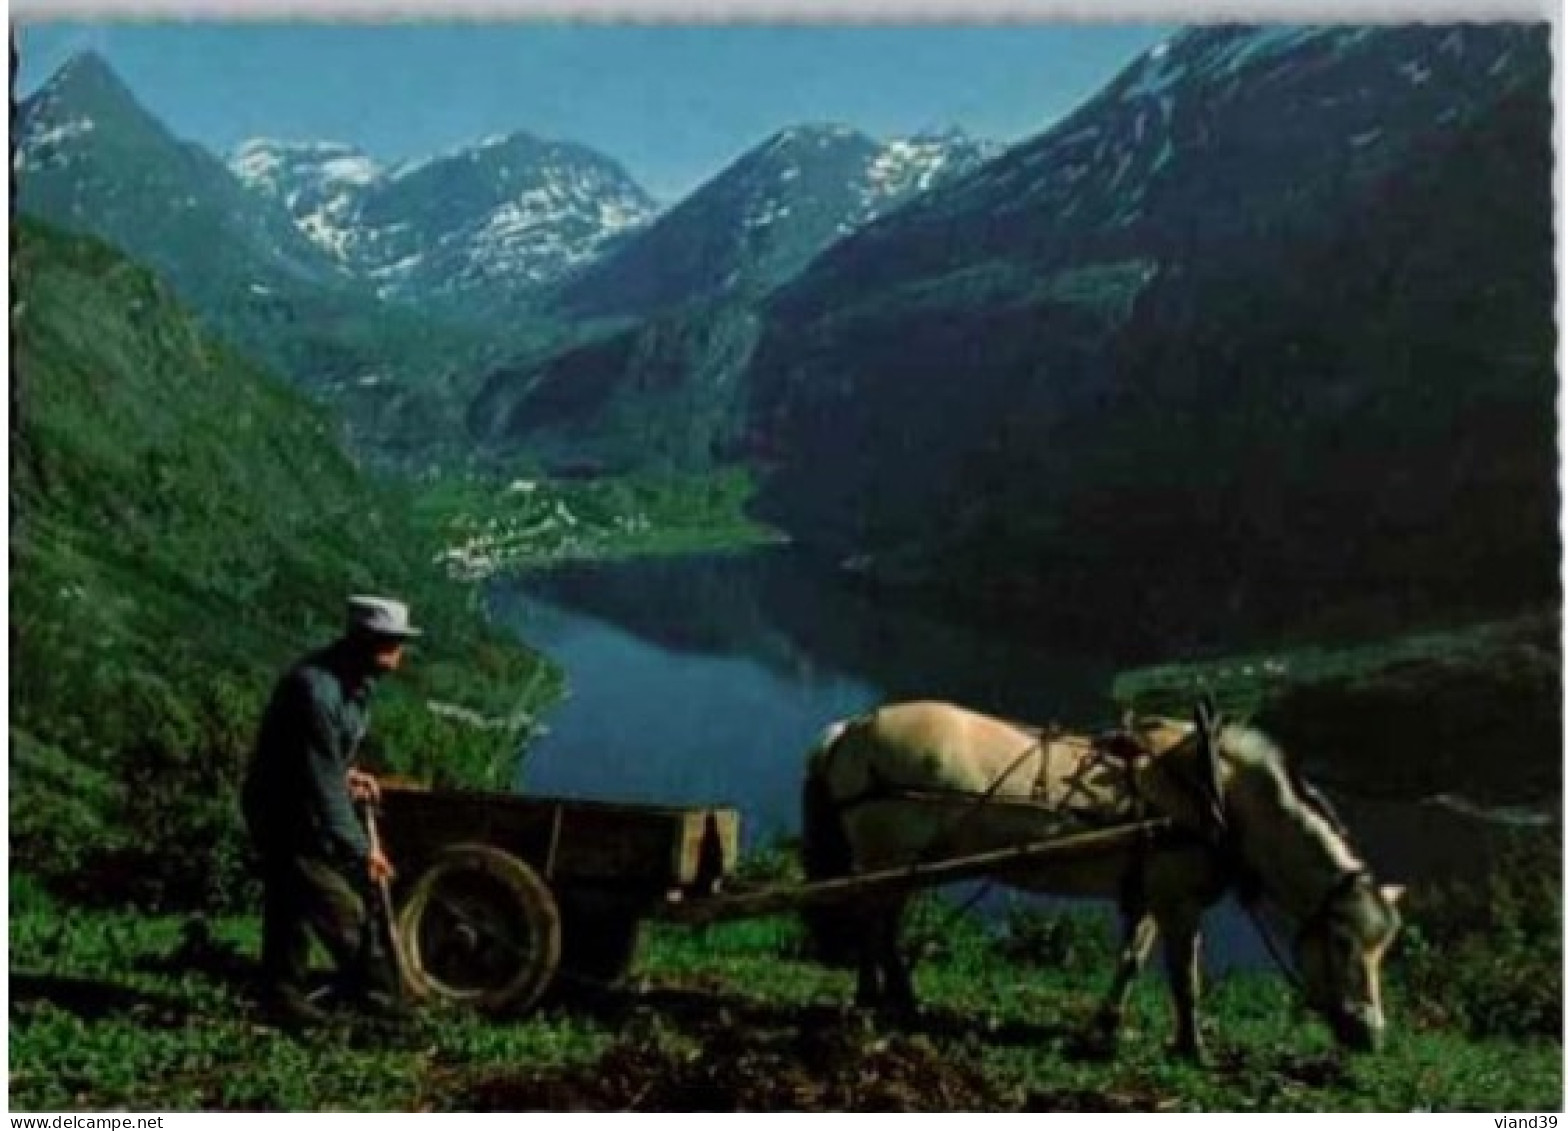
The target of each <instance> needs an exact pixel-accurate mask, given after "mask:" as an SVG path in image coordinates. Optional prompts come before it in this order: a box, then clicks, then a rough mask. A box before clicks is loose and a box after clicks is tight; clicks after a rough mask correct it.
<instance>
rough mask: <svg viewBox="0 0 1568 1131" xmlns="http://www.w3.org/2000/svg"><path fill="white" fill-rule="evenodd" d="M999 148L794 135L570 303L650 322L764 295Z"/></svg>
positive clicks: (842, 131)
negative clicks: (716, 302) (672, 312)
mask: <svg viewBox="0 0 1568 1131" xmlns="http://www.w3.org/2000/svg"><path fill="white" fill-rule="evenodd" d="M993 152H994V147H993V146H991V145H990V144H988V143H985V142H979V141H975V140H972V139H970V138H968V137H966V136H965V135H963V134H962V133H960V132H957V131H953V132H949V133H945V134H932V135H926V136H920V137H915V138H909V139H901V140H895V141H890V142H878V141H875V140H873V139H872V138H870V137H867V136H866V135H865V134H862V133H859V132H857V131H855V130H851V129H847V128H845V127H843V126H800V127H796V128H794V129H788V130H785V131H783V132H781V133H779V134H777V135H775V136H774V137H772V138H770V139H769V140H768V141H766V142H764V143H763V144H762V145H760V146H758V147H757V148H755V149H753V150H751V151H750V152H748V153H746V154H745V155H744V156H742V157H741V158H740V159H739V160H738V161H736V162H735V163H734V164H732V165H731V166H729V167H728V168H727V169H725V170H724V171H723V172H721V173H720V174H719V175H718V176H716V177H714V178H713V179H712V180H711V181H709V182H708V183H706V184H705V185H703V186H702V187H701V188H699V189H698V190H697V191H696V192H694V193H693V194H692V195H691V196H689V197H687V198H686V199H685V200H683V201H681V203H680V204H678V205H676V206H675V207H674V208H672V209H670V211H668V212H667V213H665V214H664V215H662V216H661V217H659V219H658V220H657V221H655V222H654V223H653V224H651V225H649V226H648V227H647V228H646V229H644V230H643V231H642V232H640V233H638V234H637V235H635V236H633V237H632V238H630V239H628V240H626V241H625V242H624V243H623V244H622V245H621V246H620V247H619V248H617V249H615V250H614V251H611V252H610V253H608V254H607V255H605V256H604V257H603V258H602V259H601V260H599V261H598V262H596V263H593V264H592V265H590V266H589V267H588V268H587V269H586V270H584V271H583V272H582V273H581V274H580V275H578V276H577V277H575V278H573V279H571V280H570V281H568V282H567V283H566V284H565V285H564V286H563V288H562V290H561V294H560V299H559V301H560V304H561V306H562V307H563V308H564V309H565V310H567V311H570V312H571V313H573V314H575V315H578V316H591V315H599V316H611V315H616V316H633V317H640V316H646V315H649V314H653V313H657V312H661V311H666V310H669V309H671V308H674V307H677V306H680V305H683V304H685V303H689V302H693V301H701V300H708V299H714V298H719V297H725V298H733V297H755V296H757V295H760V294H762V293H764V292H766V291H767V290H769V289H771V288H772V287H774V286H776V285H778V284H779V283H781V282H783V281H785V280H786V279H788V278H790V277H791V276H793V275H794V274H795V273H796V272H798V271H799V270H800V269H801V268H802V267H804V266H805V265H806V264H807V263H808V262H809V261H810V260H811V259H812V258H813V257H814V256H815V255H817V254H818V253H819V252H820V251H822V249H823V248H825V247H826V246H828V245H829V244H830V243H832V242H833V241H835V240H838V239H841V238H843V237H844V236H846V235H848V234H849V233H851V232H853V231H856V230H857V229H859V228H861V227H863V226H864V225H866V224H868V223H870V222H871V221H872V220H874V219H876V218H877V217H878V216H881V215H883V214H885V213H887V212H889V211H891V210H893V209H895V208H897V207H898V206H899V205H901V204H903V203H904V202H905V201H907V200H910V199H912V198H913V197H914V196H916V195H917V194H919V193H921V192H924V191H927V190H929V189H931V188H933V187H935V186H937V185H940V184H942V183H945V182H946V181H948V180H951V179H952V178H954V177H957V176H960V175H961V174H963V173H964V172H967V171H969V170H971V169H973V168H975V167H976V166H977V165H979V164H980V163H981V162H982V161H984V160H985V159H986V158H987V157H988V156H990V155H991V154H992V153H993Z"/></svg>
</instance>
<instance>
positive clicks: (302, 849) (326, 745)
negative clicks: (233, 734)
mask: <svg viewBox="0 0 1568 1131" xmlns="http://www.w3.org/2000/svg"><path fill="white" fill-rule="evenodd" d="M372 684H373V680H372V677H371V675H370V671H369V669H368V667H366V666H364V664H363V662H362V661H361V660H360V659H359V658H358V656H357V654H356V653H355V651H354V650H353V649H351V648H350V647H348V646H346V645H345V644H344V643H343V642H341V641H340V642H339V643H337V644H334V645H333V646H331V647H330V648H325V649H323V650H322V651H320V652H316V653H313V654H312V655H309V656H307V657H305V658H304V659H303V660H301V661H300V662H299V663H298V664H296V665H295V666H294V667H293V668H291V669H290V670H289V671H288V672H287V673H286V674H285V675H284V676H283V678H282V679H280V680H279V681H278V685H277V687H276V688H275V689H274V690H273V692H272V698H271V700H270V701H269V702H268V703H267V710H266V713H265V714H263V715H262V719H261V729H260V733H259V734H258V735H257V738H256V748H255V751H254V752H253V753H252V755H251V761H250V767H249V769H248V770H247V772H246V775H245V785H244V788H243V792H242V795H241V799H242V804H243V807H244V811H245V824H246V826H247V827H248V828H249V830H250V834H251V839H252V841H253V842H254V843H255V845H256V847H257V848H258V849H260V850H261V852H262V853H263V854H264V855H265V854H274V853H289V854H293V853H303V854H305V855H310V856H321V857H325V858H326V859H328V860H332V861H334V862H336V863H339V864H343V865H352V866H356V867H357V866H360V865H362V864H363V863H364V862H365V860H366V859H367V858H368V857H369V855H370V844H369V841H368V839H367V838H366V836H365V830H364V829H363V828H362V827H361V826H360V823H359V820H358V818H357V817H356V816H355V814H354V805H353V801H352V799H351V798H350V797H349V792H348V784H347V782H346V780H345V776H346V774H347V772H348V768H349V766H350V765H351V764H352V763H353V760H354V754H355V751H356V750H357V748H358V746H359V743H360V741H361V740H362V739H363V738H364V736H365V730H366V728H367V726H368V725H369V722H370V708H369V700H370V692H371V688H372Z"/></svg>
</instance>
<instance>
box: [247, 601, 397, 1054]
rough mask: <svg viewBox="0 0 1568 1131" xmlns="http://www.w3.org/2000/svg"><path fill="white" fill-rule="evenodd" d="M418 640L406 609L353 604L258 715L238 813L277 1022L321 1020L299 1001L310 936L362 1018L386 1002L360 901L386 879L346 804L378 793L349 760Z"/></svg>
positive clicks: (384, 863) (265, 983)
mask: <svg viewBox="0 0 1568 1131" xmlns="http://www.w3.org/2000/svg"><path fill="white" fill-rule="evenodd" d="M418 635H420V630H419V629H416V628H414V627H413V626H412V625H410V623H409V615H408V606H406V605H405V604H403V603H402V602H400V601H394V600H389V599H387V598H384V597H350V598H349V600H348V625H347V630H346V631H345V632H344V634H343V636H342V637H341V638H340V639H339V640H337V641H336V642H334V643H333V644H331V645H329V646H328V647H326V648H324V649H322V650H320V651H318V652H314V653H312V654H311V655H308V656H306V657H305V658H304V659H302V660H300V661H299V662H298V663H297V664H295V665H294V666H293V667H292V668H291V669H289V671H288V672H287V673H286V674H285V675H284V676H283V678H282V679H280V680H279V681H278V685H277V687H276V688H275V689H274V691H273V693H272V698H271V700H270V701H269V702H268V704H267V709H266V712H265V714H264V715H263V716H262V720H261V728H260V733H259V734H258V736H257V739H256V748H255V751H254V753H253V754H252V756H251V761H250V766H249V769H248V771H247V773H246V776H245V784H244V789H243V793H242V803H243V807H244V812H245V824H246V827H247V828H248V829H249V831H250V836H251V841H252V842H253V843H254V844H255V846H256V849H257V851H258V852H259V854H260V856H261V876H262V884H263V887H264V889H265V896H264V903H263V908H262V943H261V977H262V987H261V988H262V995H263V999H264V1002H265V1004H266V1005H268V1006H269V1007H270V1008H271V1009H272V1010H273V1011H274V1012H275V1013H276V1014H278V1015H279V1016H280V1018H281V1019H282V1020H284V1021H285V1022H288V1023H308V1022H311V1021H315V1020H319V1019H320V1017H321V1013H320V1011H319V1010H318V1009H316V1008H315V1007H314V1006H313V1005H311V1004H310V1002H309V1001H308V999H307V998H306V993H305V978H306V973H307V965H308V961H309V956H310V932H311V931H312V930H314V931H315V933H316V935H317V937H318V938H320V939H321V941H322V943H323V944H324V945H325V946H326V948H327V951H328V953H329V954H330V955H331V957H332V961H333V964H334V965H335V966H336V967H337V971H338V976H339V983H340V987H341V989H342V990H343V992H344V995H345V997H346V998H348V999H349V1000H351V1001H353V1002H355V1003H356V1004H360V1005H365V1006H370V1007H375V1006H376V1005H377V1004H378V1003H380V1002H384V1000H385V999H384V998H382V997H380V996H378V995H377V993H376V992H375V991H376V989H377V981H378V979H377V978H376V977H375V975H374V972H375V969H376V967H375V964H374V962H373V961H372V948H371V945H370V938H371V934H372V932H371V929H370V918H369V914H368V912H367V902H366V899H365V897H364V894H363V893H365V892H367V891H368V890H370V888H371V887H372V886H373V885H375V884H378V883H380V882H381V881H383V880H386V879H390V878H391V876H392V874H393V870H392V863H391V861H389V860H388V859H387V857H386V856H385V855H384V854H383V853H381V852H380V851H372V850H371V846H370V842H369V838H368V837H367V835H366V832H365V830H364V828H363V827H361V825H360V823H359V821H358V819H357V818H356V817H355V814H354V805H353V803H354V800H356V799H362V798H368V799H374V798H375V797H377V796H378V795H379V787H378V786H377V784H376V781H375V779H374V778H373V777H371V776H370V775H369V774H367V773H364V772H363V771H361V770H359V769H358V768H357V767H355V765H354V756H355V753H356V751H357V749H358V747H359V744H360V742H361V741H362V740H363V738H364V736H365V731H366V729H367V727H368V725H369V721H370V716H369V700H370V694H371V691H372V689H373V686H374V683H375V681H376V679H377V678H378V677H380V676H381V675H384V674H386V673H388V672H393V671H396V670H397V668H398V667H399V665H400V664H401V663H402V661H403V647H404V644H405V642H406V641H407V640H408V639H410V638H411V637H415V636H418Z"/></svg>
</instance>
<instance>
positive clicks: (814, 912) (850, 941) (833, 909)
mask: <svg viewBox="0 0 1568 1131" xmlns="http://www.w3.org/2000/svg"><path fill="white" fill-rule="evenodd" d="M850 725H851V724H850V723H847V722H838V723H834V724H833V725H832V726H830V727H828V729H827V730H826V731H824V732H823V735H822V739H821V741H819V742H818V743H817V745H816V747H815V748H814V749H813V750H812V752H811V755H810V757H809V760H808V761H807V763H806V781H805V785H804V786H803V787H802V789H801V797H800V862H801V868H802V869H803V870H804V872H805V874H806V880H807V881H808V882H809V881H811V880H831V879H835V878H837V877H839V876H847V875H848V874H849V871H850V866H851V865H852V864H853V862H854V855H853V852H852V850H851V848H850V844H849V835H848V833H847V832H846V831H845V829H844V819H843V814H842V813H841V811H840V807H839V804H838V802H837V801H836V800H835V799H834V797H833V794H832V791H831V790H830V789H829V787H828V778H827V768H828V765H829V763H830V761H831V758H832V753H833V748H834V747H835V746H836V745H837V744H838V742H839V741H840V740H841V739H842V738H843V737H844V735H845V733H847V732H848V730H849V728H850ZM801 919H802V920H803V921H804V924H805V928H806V937H807V943H808V947H809V953H810V954H811V956H812V957H813V958H815V959H817V960H818V961H819V962H822V963H824V964H826V965H829V966H846V965H850V964H852V963H853V961H854V957H855V950H856V945H855V940H856V932H855V930H854V925H853V923H852V922H851V920H850V918H849V916H847V915H846V914H845V913H844V912H843V910H842V909H841V908H840V907H839V906H838V905H835V904H819V905H816V906H809V905H808V906H807V907H805V908H804V909H802V911H801Z"/></svg>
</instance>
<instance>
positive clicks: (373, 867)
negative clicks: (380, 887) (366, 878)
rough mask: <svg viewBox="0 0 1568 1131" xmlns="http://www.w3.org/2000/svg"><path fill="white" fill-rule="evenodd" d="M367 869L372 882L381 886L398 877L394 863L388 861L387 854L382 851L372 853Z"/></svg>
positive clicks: (377, 850)
mask: <svg viewBox="0 0 1568 1131" xmlns="http://www.w3.org/2000/svg"><path fill="white" fill-rule="evenodd" d="M366 869H367V870H368V871H369V872H370V882H371V883H373V884H381V883H385V882H386V881H388V880H390V879H392V877H394V876H396V875H397V869H395V868H393V867H392V861H390V860H388V859H387V854H386V853H385V852H382V851H381V849H379V848H378V849H376V850H375V851H373V852H371V854H370V858H369V860H368V861H367V862H366Z"/></svg>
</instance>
